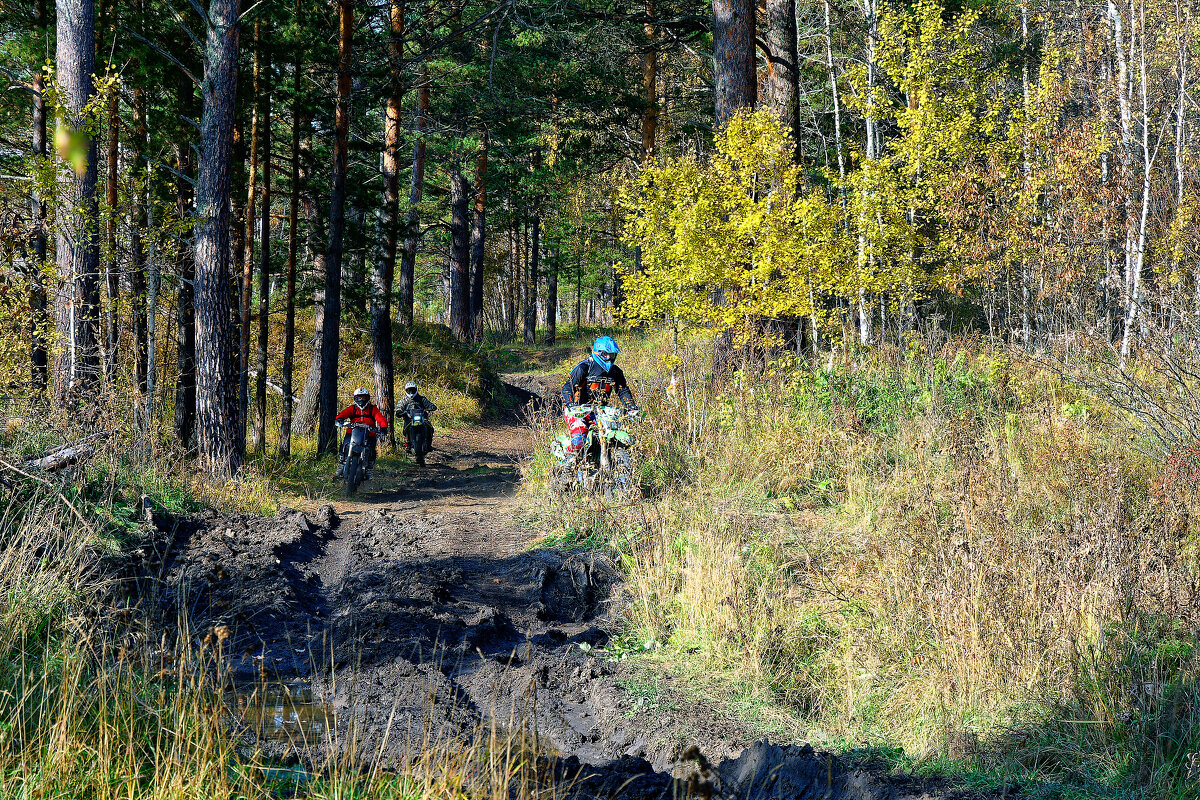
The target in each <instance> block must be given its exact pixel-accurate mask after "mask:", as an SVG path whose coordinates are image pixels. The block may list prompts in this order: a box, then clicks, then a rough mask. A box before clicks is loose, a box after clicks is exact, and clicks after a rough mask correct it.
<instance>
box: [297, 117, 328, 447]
mask: <svg viewBox="0 0 1200 800" xmlns="http://www.w3.org/2000/svg"><path fill="white" fill-rule="evenodd" d="M311 166H312V136H311V135H309V136H307V137H306V138H305V139H304V140H303V142H302V143H301V145H300V186H301V187H302V188H303V190H304V193H303V194H301V196H300V198H301V202H302V203H303V204H304V219H305V221H306V222H307V223H308V231H307V234H306V235H305V237H304V239H305V247H306V248H307V249H308V254H309V257H310V258H311V259H312V264H313V284H314V286H315V287H316V288H315V289H314V290H313V303H314V306H313V328H314V335H313V344H312V357H311V358H310V359H309V362H308V375H307V376H306V377H305V379H304V391H303V392H301V394H300V403H299V405H297V406H296V416H295V418H294V419H293V420H292V433H293V434H309V433H312V430H313V427H314V426H316V424H317V407H318V405H319V400H320V396H321V347H322V343H323V342H324V339H325V261H326V255H327V253H326V249H325V247H326V235H325V216H324V214H322V213H321V209H322V205H321V203H319V202H318V201H317V198H316V197H314V195H313V194H312V192H311V188H312V185H311V183H310V181H309V177H310V175H311Z"/></svg>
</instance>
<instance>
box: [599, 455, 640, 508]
mask: <svg viewBox="0 0 1200 800" xmlns="http://www.w3.org/2000/svg"><path fill="white" fill-rule="evenodd" d="M613 455H614V456H615V458H613V462H614V463H613V467H612V472H611V473H610V474H609V476H608V477H609V481H608V486H607V487H606V489H607V491H606V492H605V494H606V495H607V499H608V500H610V501H613V502H627V501H630V500H640V499H641V497H642V489H641V487H640V486H638V482H637V473H636V471H635V470H634V468H633V456H632V454H630V452H629V451H628V450H626V449H625V448H624V447H618V448H615V450H614V452H613Z"/></svg>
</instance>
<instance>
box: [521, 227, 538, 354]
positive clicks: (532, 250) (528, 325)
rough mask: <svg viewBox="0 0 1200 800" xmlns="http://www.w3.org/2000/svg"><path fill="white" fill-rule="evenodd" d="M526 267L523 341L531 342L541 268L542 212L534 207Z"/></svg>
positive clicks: (533, 332) (534, 329)
mask: <svg viewBox="0 0 1200 800" xmlns="http://www.w3.org/2000/svg"><path fill="white" fill-rule="evenodd" d="M531 228H532V230H531V232H530V236H529V239H530V242H529V260H528V265H529V266H528V268H527V269H526V270H525V343H526V344H533V342H534V340H535V339H536V338H537V310H538V302H537V290H538V270H539V269H540V268H541V258H540V251H541V242H540V239H541V234H542V212H541V209H539V208H535V209H534V212H533V221H532V224H531Z"/></svg>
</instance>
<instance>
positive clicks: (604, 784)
mask: <svg viewBox="0 0 1200 800" xmlns="http://www.w3.org/2000/svg"><path fill="white" fill-rule="evenodd" d="M532 437H533V434H532V431H531V430H530V428H528V427H527V426H525V425H524V424H522V423H520V422H518V421H517V420H516V419H512V420H508V421H504V422H499V423H494V424H490V425H480V426H474V427H468V428H460V429H457V430H454V431H452V432H448V433H439V434H438V435H437V436H436V437H435V440H434V445H435V448H436V450H435V451H434V453H433V454H432V456H431V458H430V460H429V464H430V465H429V467H427V468H426V469H424V470H420V469H417V468H415V467H414V468H412V469H409V468H407V467H405V468H402V469H397V470H395V471H388V470H386V469H383V470H380V471H379V472H377V473H376V480H374V481H372V482H371V483H368V484H366V488H364V489H362V490H361V491H360V495H359V496H358V497H355V498H353V499H351V500H341V501H337V502H334V503H333V504H327V505H324V506H322V507H320V508H317V509H313V510H310V511H309V512H308V513H304V512H300V511H293V510H290V509H283V510H281V511H280V512H279V514H277V515H276V516H274V517H261V516H255V515H234V516H229V515H221V514H218V513H216V512H212V511H210V512H207V513H204V514H201V515H199V516H197V517H190V518H181V519H178V520H175V521H173V524H171V526H170V529H169V530H167V529H166V528H165V527H164V528H163V529H162V530H161V531H160V535H161V538H162V543H163V547H162V548H161V550H160V552H162V551H165V553H164V559H163V563H162V565H161V572H160V574H161V575H162V577H163V580H162V582H161V583H160V584H159V585H158V586H157V588H156V590H155V594H156V599H157V600H158V601H159V606H160V609H161V611H162V614H161V618H162V619H163V620H165V621H166V622H165V623H164V624H165V625H166V626H168V627H169V626H170V624H171V622H170V621H171V620H176V619H179V618H180V617H181V616H182V617H186V618H187V619H188V620H189V624H190V630H191V632H192V634H193V637H194V639H195V640H197V641H201V640H202V641H204V642H206V643H208V644H209V645H210V646H215V647H216V648H217V650H218V652H220V653H221V654H222V657H223V659H224V663H225V666H226V668H227V670H228V674H229V675H230V677H231V679H232V682H233V683H232V685H233V686H235V687H236V688H235V690H234V691H233V692H232V694H231V703H230V710H231V717H230V720H231V724H233V725H234V726H235V728H236V729H238V730H239V731H240V732H241V736H242V738H243V741H244V742H245V744H246V745H247V746H250V747H254V748H259V749H262V750H264V751H266V752H267V753H268V754H271V755H274V756H278V757H280V758H285V759H288V760H298V761H300V762H301V763H305V764H310V765H313V766H315V767H318V768H319V767H320V765H321V764H324V763H328V761H327V760H328V759H335V760H336V762H337V763H347V762H349V763H361V764H364V765H365V764H366V763H368V762H370V763H375V764H378V765H380V766H383V767H385V768H401V767H402V765H403V764H404V763H406V762H407V761H408V760H409V759H410V758H412V757H413V756H414V754H415V753H416V752H417V751H420V750H426V751H427V750H429V749H430V748H454V747H460V746H462V743H463V742H467V741H471V740H473V739H475V738H477V737H478V736H479V735H480V732H481V731H485V730H486V729H487V728H488V726H489V725H491V724H492V723H496V724H498V725H499V726H500V727H502V728H503V729H507V730H514V729H522V730H526V731H529V730H536V732H537V736H538V739H539V741H540V743H541V746H542V747H543V748H545V749H546V750H548V751H549V752H550V753H552V754H554V755H553V757H552V758H551V759H550V761H548V762H547V767H548V769H550V770H551V772H552V774H553V775H556V776H559V777H561V778H563V779H564V780H566V781H567V782H568V783H567V784H564V786H568V785H569V787H570V788H568V789H564V790H562V791H560V792H558V794H559V795H560V796H564V797H580V798H582V797H617V796H620V797H625V798H631V800H642V799H644V800H651V798H653V799H654V800H659V798H667V797H672V796H677V795H678V794H679V793H680V792H681V791H684V789H682V788H681V787H682V786H683V784H678V783H676V782H675V780H676V778H677V777H687V776H692V778H693V780H699V781H700V782H701V783H706V785H709V787H710V790H711V791H713V792H715V793H716V794H719V795H721V796H724V797H729V798H733V797H744V796H754V797H761V798H768V797H778V798H784V797H788V798H818V797H819V798H828V800H838V799H839V798H842V799H843V800H882V798H889V800H892V799H895V800H899V799H900V798H911V799H913V800H915V799H916V798H932V797H950V796H958V795H954V794H947V793H946V792H945V791H944V790H942V788H941V787H940V785H939V784H938V782H936V781H918V780H915V779H912V778H907V777H903V776H893V775H889V774H887V773H886V772H883V771H875V770H871V769H863V768H858V767H852V766H850V765H844V764H843V763H841V762H840V761H839V760H838V759H837V758H836V757H835V756H833V755H831V754H827V753H819V752H816V751H813V750H812V749H811V748H808V747H803V748H801V747H779V746H775V745H770V744H767V743H766V742H763V741H758V742H755V741H754V740H755V738H756V737H757V733H756V732H755V731H753V730H750V729H748V728H747V726H746V725H745V724H744V723H741V722H738V721H737V720H736V719H734V718H733V716H732V715H730V714H728V713H722V711H721V710H720V708H719V707H718V704H715V703H714V702H713V701H712V699H711V698H706V697H704V696H700V695H698V693H697V692H695V690H694V688H692V687H690V686H688V685H686V684H684V683H681V682H675V681H673V680H672V679H671V678H670V677H669V676H666V675H664V674H663V673H661V672H660V671H659V670H657V669H655V667H654V665H653V664H651V663H649V662H645V661H643V660H642V659H636V658H633V659H626V658H624V657H622V652H623V651H622V646H621V645H620V644H619V641H618V640H617V639H616V637H618V636H619V635H620V634H621V632H622V630H623V621H622V619H623V617H624V604H625V603H626V602H627V600H626V598H625V597H624V596H623V595H622V593H621V591H620V584H621V574H620V570H619V568H618V567H617V565H616V564H615V563H614V562H613V561H612V560H611V559H610V558H609V557H608V556H607V555H605V554H602V553H597V552H587V551H566V550H560V549H554V548H538V547H535V546H534V542H535V541H536V539H537V538H538V537H539V536H540V533H541V532H540V531H538V530H537V529H536V528H535V527H534V526H531V525H523V524H521V523H520V522H519V521H518V519H517V511H518V499H517V489H518V486H519V481H520V470H519V464H520V459H521V458H523V457H524V456H525V455H526V454H528V453H529V452H530V448H531V447H532V446H533V444H534V442H533V438H532ZM696 754H700V758H699V760H698V759H697V755H696ZM706 764H716V765H717V766H716V767H715V768H714V767H711V766H705V765H706ZM581 769H582V770H583V771H582V772H581V771H580V770H581ZM697 775H698V776H699V777H697Z"/></svg>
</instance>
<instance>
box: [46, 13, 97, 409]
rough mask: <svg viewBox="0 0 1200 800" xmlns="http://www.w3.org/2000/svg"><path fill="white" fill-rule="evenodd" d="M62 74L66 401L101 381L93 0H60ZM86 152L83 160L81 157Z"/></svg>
mask: <svg viewBox="0 0 1200 800" xmlns="http://www.w3.org/2000/svg"><path fill="white" fill-rule="evenodd" d="M56 10H57V26H56V31H57V34H56V38H57V50H56V53H55V56H56V62H57V72H56V74H57V77H58V83H59V88H60V91H61V97H62V101H63V103H64V105H65V109H64V111H65V113H66V118H65V119H60V120H59V123H58V124H59V125H61V126H63V127H65V128H66V129H67V131H68V134H69V142H70V143H69V145H68V149H69V150H70V153H68V155H69V156H70V158H69V160H70V161H71V163H72V169H71V170H70V172H69V173H68V174H67V176H66V177H65V178H64V179H63V181H64V185H63V186H62V199H61V202H60V205H59V207H58V211H57V216H58V275H59V288H58V291H57V293H56V296H55V299H54V316H55V325H56V327H57V328H58V333H59V341H60V342H61V344H62V347H63V353H62V355H61V356H60V357H59V358H58V363H57V365H56V369H55V380H54V382H55V393H56V394H57V396H58V398H59V401H60V402H65V401H66V399H67V398H68V397H69V396H71V395H76V394H77V395H79V396H80V397H83V398H87V397H90V396H94V394H95V391H96V387H97V384H98V381H99V373H100V352H99V346H98V344H99V343H98V341H97V334H98V327H99V315H100V283H99V275H98V272H99V269H100V230H99V208H98V207H97V204H96V142H95V140H94V139H93V138H92V137H91V136H89V135H88V134H87V133H86V130H85V120H84V119H83V113H84V107H85V106H86V105H87V102H88V100H89V99H90V98H91V96H92V94H93V91H94V86H93V83H92V73H93V72H94V69H95V68H94V65H95V47H96V43H95V34H96V11H95V5H94V3H93V2H92V0H57V3H56ZM81 159H82V160H81Z"/></svg>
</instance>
